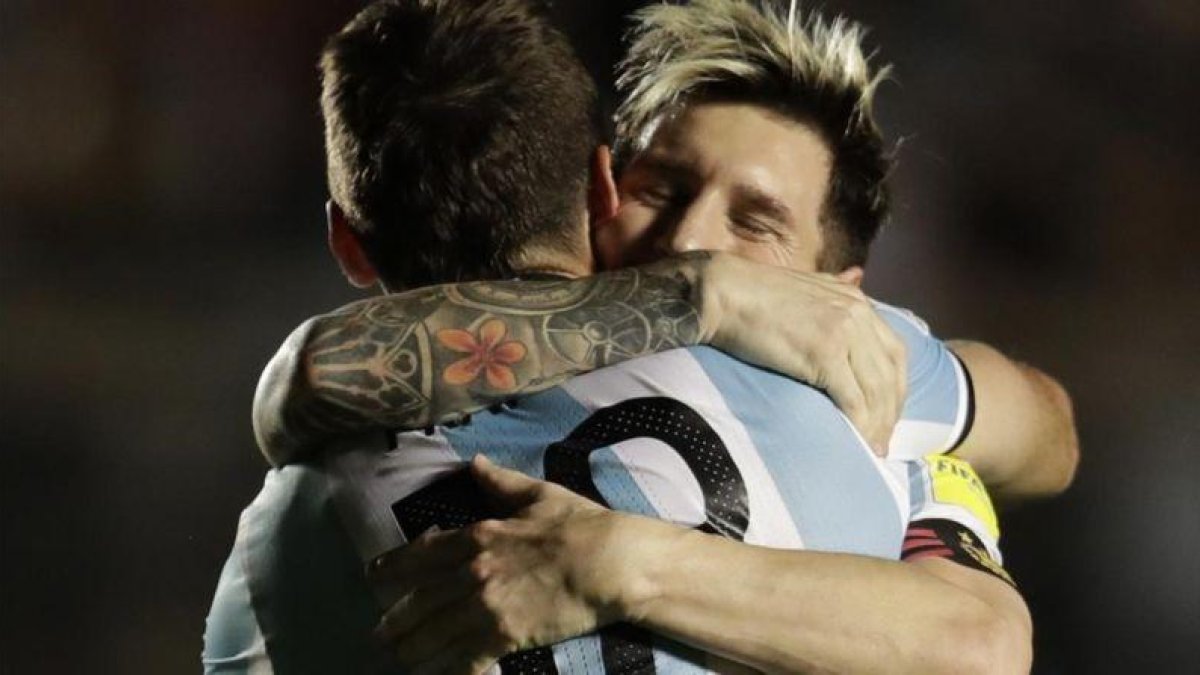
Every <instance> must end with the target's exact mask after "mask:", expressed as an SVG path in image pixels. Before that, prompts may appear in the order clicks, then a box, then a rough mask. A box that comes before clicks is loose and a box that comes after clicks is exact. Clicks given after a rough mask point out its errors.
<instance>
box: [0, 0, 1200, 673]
mask: <svg viewBox="0 0 1200 675" xmlns="http://www.w3.org/2000/svg"><path fill="white" fill-rule="evenodd" d="M360 4H361V3H357V2H345V1H342V2H327V3H317V4H314V5H311V6H309V5H304V6H301V5H298V4H296V3H289V2H282V1H281V0H260V1H259V2H250V3H247V2H232V1H230V0H219V1H213V2H205V3H161V2H148V1H145V0H131V1H128V2H123V3H120V4H113V5H108V6H106V5H102V4H98V3H88V2H81V1H80V0H69V1H68V2H63V3H39V2H30V1H27V0H4V1H3V4H2V5H0V85H2V87H3V95H2V96H0V289H3V311H2V312H0V320H2V321H3V338H2V340H0V382H2V383H3V387H2V388H0V401H2V402H3V406H2V409H3V418H2V426H0V428H2V429H3V453H2V454H0V458H2V459H0V525H2V534H0V587H2V594H0V672H2V673H5V674H6V675H7V674H8V673H31V672H41V673H74V672H81V671H83V670H85V669H86V670H87V671H88V672H93V673H109V672H111V673H176V672H195V671H196V670H198V668H199V651H200V647H201V635H202V632H203V628H204V616H205V613H206V612H207V609H208V604H209V601H210V600H211V597H212V592H213V588H214V586H215V583H216V579H217V575H218V573H219V571H220V566H221V564H222V562H223V560H224V557H225V555H226V554H227V553H228V550H229V546H230V544H231V541H232V537H233V533H234V527H235V525H236V522H237V515H238V513H239V512H240V510H241V509H242V508H243V506H244V505H245V504H246V503H247V502H248V501H249V500H250V499H251V498H252V497H253V496H254V494H255V492H256V491H257V489H258V487H259V485H260V483H261V480H262V473H263V471H264V470H265V463H264V462H263V460H262V459H261V458H260V457H259V455H258V454H257V451H256V450H255V448H254V443H253V439H252V435H251V429H250V423H249V406H250V400H251V396H252V393H253V388H254V384H255V381H256V378H257V376H258V373H259V371H260V369H261V367H262V365H263V364H264V362H265V361H266V359H267V358H268V357H269V356H270V354H271V353H272V352H273V351H274V349H275V347H276V346H277V345H278V343H279V342H280V341H281V340H282V338H283V337H284V336H285V335H286V333H287V332H288V331H289V330H290V329H291V328H292V327H293V326H294V325H295V324H296V323H298V322H299V321H300V320H301V319H303V318H305V317H306V316H308V315H311V314H314V313H317V312H320V311H323V310H327V309H329V308H331V307H334V306H336V305H340V304H343V303H344V302H347V301H350V300H353V299H355V298H356V297H358V296H357V295H355V294H354V293H353V292H352V291H351V289H350V288H349V287H348V286H346V285H345V284H343V283H342V282H341V280H340V277H339V275H338V272H337V269H336V266H335V265H334V263H333V262H332V260H331V259H330V258H329V257H328V255H327V253H326V251H325V248H324V242H323V228H324V221H323V213H322V204H323V201H324V199H325V196H326V191H325V187H324V168H323V157H322V149H321V132H320V118H319V115H318V110H317V104H316V95H317V78H316V71H315V67H314V63H315V59H316V54H317V50H318V48H319V46H320V44H321V42H322V40H323V39H324V37H325V36H326V35H328V34H329V33H331V32H332V31H334V30H335V29H337V28H338V27H339V26H340V25H341V24H342V23H343V22H344V21H345V20H346V19H347V18H349V16H350V15H351V14H352V13H353V12H354V11H356V9H357V8H358V7H359V6H360ZM638 4H639V3H637V2H630V1H621V2H585V1H583V0H577V1H574V2H568V1H566V0H560V1H559V2H558V3H557V5H558V8H557V12H558V14H559V15H560V16H561V18H562V21H563V23H564V25H565V26H566V27H567V29H568V31H569V32H570V33H571V35H572V36H573V37H574V38H575V39H576V41H577V46H578V48H579V50H580V52H581V54H582V55H583V56H584V58H585V60H587V61H588V63H589V64H590V65H591V66H592V68H593V71H594V72H595V73H596V76H597V78H598V80H599V81H600V84H601V86H602V88H603V89H604V90H606V91H609V92H611V86H610V85H611V82H610V79H611V78H610V76H609V73H610V69H611V65H612V62H613V61H614V60H615V59H616V58H617V57H618V56H619V54H620V42H619V39H618V36H619V33H620V30H621V27H622V16H623V15H625V14H626V13H628V11H629V10H631V9H633V8H634V7H636V6H638ZM821 6H822V7H823V8H824V10H825V11H826V12H828V13H833V12H842V13H845V14H848V15H849V16H851V17H853V18H855V19H858V20H860V21H862V22H864V23H866V24H867V25H869V26H871V27H872V28H873V32H872V33H871V36H870V38H869V40H868V42H869V44H871V45H872V46H875V47H878V48H879V56H878V57H877V58H879V59H880V60H882V61H886V62H890V63H893V64H894V65H895V68H896V76H895V81H894V82H892V83H889V84H887V85H885V86H884V87H883V88H882V89H881V92H880V99H879V102H878V110H879V114H880V117H881V120H882V123H883V125H884V128H885V130H886V132H887V133H888V135H889V136H890V138H891V139H893V140H897V139H903V141H902V142H901V144H900V149H899V159H900V164H899V167H898V169H897V171H896V173H895V183H894V186H895V193H896V210H895V216H894V218H893V222H892V223H891V224H890V226H889V227H888V228H887V229H886V230H885V231H884V233H883V235H882V237H881V239H880V241H879V243H878V244H877V245H876V247H875V249H874V251H873V256H872V260H871V263H870V265H869V266H868V273H867V283H866V286H867V288H868V290H869V291H871V292H872V293H873V294H874V295H877V296H879V297H880V298H881V299H883V300H886V301H888V302H890V303H893V304H897V305H901V306H906V307H910V308H912V309H913V310H915V311H916V312H917V313H919V314H920V315H921V316H923V317H924V318H925V319H927V320H928V321H929V322H930V324H931V325H932V326H933V328H934V329H935V330H936V331H937V333H938V334H940V335H942V336H945V337H967V338H979V339H982V340H985V341H987V342H989V343H991V344H994V345H996V346H998V347H1000V348H1001V349H1003V350H1004V351H1006V352H1007V353H1009V354H1010V355H1012V356H1014V357H1016V358H1019V359H1023V360H1027V361H1030V362H1031V363H1034V364H1036V365H1038V366H1040V367H1042V368H1043V369H1045V370H1046V371H1047V372H1049V373H1051V374H1053V375H1054V376H1056V377H1057V378H1058V379H1060V380H1061V381H1062V382H1063V384H1064V385H1065V386H1066V387H1067V388H1068V389H1069V390H1070V392H1071V394H1072V395H1073V397H1074V401H1075V406H1076V415H1077V418H1078V421H1079V427H1080V432H1081V444H1082V448H1083V459H1082V463H1081V467H1080V472H1079V474H1078V477H1077V479H1076V483H1075V485H1074V487H1073V488H1072V489H1071V490H1070V491H1069V492H1068V493H1067V495H1066V496H1064V497H1062V498H1060V499H1057V500H1054V501H1051V502H1046V503H1040V504H1033V505H1029V506H1025V507H1023V508H1019V509H1017V510H1013V511H1010V512H1007V513H1003V514H1002V515H1001V518H1002V526H1003V528H1004V540H1003V544H1004V550H1005V554H1006V562H1007V563H1008V566H1009V568H1010V570H1011V571H1012V572H1013V575H1014V576H1015V577H1016V579H1017V580H1018V582H1019V584H1020V587H1021V589H1022V591H1023V592H1024V594H1025V596H1026V598H1027V600H1028V602H1029V604H1030V607H1031V610H1032V612H1033V616H1034V621H1035V633H1036V636H1035V641H1036V662H1035V668H1034V672H1036V673H1045V674H1052V673H1108V672H1113V673H1123V672H1178V671H1179V670H1181V667H1182V666H1183V665H1185V664H1192V665H1193V666H1194V665H1195V664H1197V663H1200V643H1198V641H1197V639H1196V637H1197V636H1198V635H1200V581H1197V579H1196V573H1195V569H1196V560H1197V558H1198V557H1200V433H1198V429H1200V413H1198V412H1197V411H1198V410H1200V356H1197V354H1198V352H1197V347H1196V345H1197V344H1200V272H1198V269H1200V268H1198V266H1197V264H1196V260H1195V259H1196V257H1197V254H1200V228H1197V227H1196V226H1195V220H1196V214H1197V213H1200V166H1198V164H1197V161H1196V160H1197V157H1200V134H1197V132H1196V122H1195V120H1196V119H1197V117H1198V116H1197V114H1196V113H1197V109H1198V103H1200V91H1197V87H1196V84H1195V83H1196V70H1197V66H1200V62H1198V60H1197V55H1198V54H1200V8H1197V7H1196V6H1194V5H1189V4H1188V3H1181V2H1176V1H1174V0H1144V1H1141V2H1128V1H1126V2H1114V3H1090V2H1081V1H1079V0H1067V1H1065V2H1060V3H1053V5H1052V4H1051V3H1041V2H1031V1H1022V2H1014V3H989V2H982V1H979V0H970V1H962V2H949V1H942V2H935V1H927V2H916V3H903V4H898V3H891V2H884V1H882V0H861V1H854V0H836V1H835V0H827V1H826V2H824V3H822V4H821Z"/></svg>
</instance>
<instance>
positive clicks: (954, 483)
mask: <svg viewBox="0 0 1200 675" xmlns="http://www.w3.org/2000/svg"><path fill="white" fill-rule="evenodd" d="M925 462H926V463H927V464H928V465H929V481H930V486H931V488H932V496H933V500H934V501H935V502H938V503H939V504H947V505H951V506H960V507H962V508H964V509H966V510H967V511H970V512H971V514H972V515H974V516H975V517H976V518H977V519H979V522H980V523H982V524H983V526H984V527H986V528H987V532H988V534H989V535H991V537H992V539H999V538H1000V523H999V521H998V520H997V519H996V509H994V508H993V507H992V500H991V498H990V497H988V493H987V488H985V487H984V486H983V481H982V480H980V479H979V475H978V474H976V473H975V469H972V468H971V465H970V464H968V463H966V462H964V461H963V460H961V459H958V458H956V457H948V456H946V455H927V456H926V457H925Z"/></svg>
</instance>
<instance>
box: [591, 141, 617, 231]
mask: <svg viewBox="0 0 1200 675" xmlns="http://www.w3.org/2000/svg"><path fill="white" fill-rule="evenodd" d="M617 203H618V200H617V183H616V180H615V179H614V178H613V172H612V152H611V151H610V150H609V149H608V146H607V145H598V146H596V150H595V151H594V152H593V153H592V167H591V172H590V175H589V176H588V217H589V220H588V222H589V223H590V224H591V225H593V226H595V224H596V223H599V222H602V221H605V220H608V219H609V218H612V217H613V215H615V214H616V213H617Z"/></svg>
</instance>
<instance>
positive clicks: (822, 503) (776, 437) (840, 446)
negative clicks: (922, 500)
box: [689, 347, 904, 558]
mask: <svg viewBox="0 0 1200 675" xmlns="http://www.w3.org/2000/svg"><path fill="white" fill-rule="evenodd" d="M689 351H690V352H691V354H692V356H693V357H695V359H696V360H697V361H698V362H699V363H700V365H701V366H702V367H703V368H704V371H705V373H707V374H708V377H709V378H710V379H711V380H712V381H713V383H714V384H715V385H716V387H717V389H718V390H720V391H721V393H722V395H724V397H725V404H726V405H727V406H728V407H729V409H730V411H731V412H732V413H733V415H734V416H735V417H737V419H738V420H740V421H741V422H742V424H743V425H744V426H745V428H746V431H747V432H748V433H749V434H750V438H751V440H752V441H753V442H754V446H755V448H757V450H758V453H759V455H760V456H761V457H762V460H763V463H764V464H765V465H766V467H767V470H768V471H769V472H770V474H771V476H772V477H773V478H774V480H775V484H776V486H777V488H778V491H779V494H780V496H781V497H782V499H783V501H784V503H785V504H786V505H787V508H788V511H789V513H791V516H792V519H793V521H795V523H796V529H797V530H798V531H799V533H800V537H801V539H802V540H803V541H804V546H805V548H807V549H812V550H820V551H841V552H844V553H858V554H863V555H874V556H880V557H887V558H895V557H896V551H898V550H899V547H900V542H901V540H902V538H903V535H904V533H903V532H902V529H901V527H900V523H901V520H902V519H901V514H900V513H898V512H897V506H896V502H895V499H894V498H893V497H892V494H891V491H890V490H889V488H888V486H887V483H886V482H885V481H884V478H883V475H882V474H881V473H880V471H879V469H878V468H877V467H876V464H875V462H874V461H873V460H872V458H871V457H870V456H869V455H868V453H867V452H865V451H864V448H863V447H862V442H861V441H860V440H859V438H858V436H857V434H856V433H855V432H854V430H853V429H852V428H851V427H850V425H849V422H847V421H846V420H845V418H844V417H842V415H841V414H840V413H839V412H837V409H836V408H835V407H834V405H833V402H832V401H830V400H829V399H828V398H827V397H826V396H825V395H824V394H822V393H821V392H819V391H817V390H816V389H813V388H812V387H808V386H805V385H801V384H797V383H796V382H793V381H792V380H789V379H787V378H785V377H783V376H782V375H778V374H775V373H771V372H767V371H765V370H761V369H758V368H750V367H747V366H746V364H744V363H742V362H740V361H737V360H735V359H733V358H731V357H729V356H726V355H725V354H722V353H721V352H718V351H716V350H714V349H710V348H708V347H695V348H691V349H689ZM779 410H785V411H787V413H786V417H785V418H783V419H780V418H778V417H771V418H767V417H765V416H766V415H771V414H772V411H779ZM751 517H753V514H751Z"/></svg>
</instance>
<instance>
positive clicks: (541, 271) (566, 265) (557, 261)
mask: <svg viewBox="0 0 1200 675" xmlns="http://www.w3.org/2000/svg"><path fill="white" fill-rule="evenodd" d="M513 271H514V272H516V273H517V276H522V277H532V276H554V277H564V278H567V279H577V278H579V277H586V276H591V275H592V273H593V270H592V261H591V259H590V258H589V257H585V256H582V255H578V256H576V255H568V254H565V253H561V252H558V251H550V250H540V251H537V250H532V251H525V252H524V254H522V255H521V256H520V257H519V258H518V259H517V260H516V262H515V263H514V264H513Z"/></svg>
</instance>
